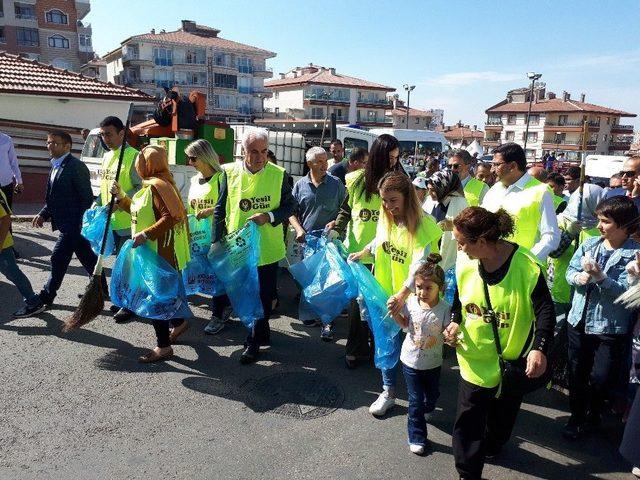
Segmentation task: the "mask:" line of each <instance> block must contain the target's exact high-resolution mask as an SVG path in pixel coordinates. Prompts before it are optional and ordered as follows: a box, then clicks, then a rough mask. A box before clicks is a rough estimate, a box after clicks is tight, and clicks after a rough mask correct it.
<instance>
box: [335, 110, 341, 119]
mask: <svg viewBox="0 0 640 480" xmlns="http://www.w3.org/2000/svg"><path fill="white" fill-rule="evenodd" d="M333 113H335V114H336V119H338V120H341V119H342V109H341V108H334V109H333Z"/></svg>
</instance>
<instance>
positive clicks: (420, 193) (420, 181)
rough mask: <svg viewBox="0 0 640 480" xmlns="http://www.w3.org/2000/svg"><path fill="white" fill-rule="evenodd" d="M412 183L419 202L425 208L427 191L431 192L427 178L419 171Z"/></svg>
mask: <svg viewBox="0 0 640 480" xmlns="http://www.w3.org/2000/svg"><path fill="white" fill-rule="evenodd" d="M411 183H413V189H414V190H415V192H416V197H418V202H419V203H420V205H421V206H422V209H423V210H424V203H425V201H426V199H427V193H429V190H428V189H427V178H426V177H425V176H423V175H422V174H420V173H419V174H418V175H416V178H414V179H413V182H411Z"/></svg>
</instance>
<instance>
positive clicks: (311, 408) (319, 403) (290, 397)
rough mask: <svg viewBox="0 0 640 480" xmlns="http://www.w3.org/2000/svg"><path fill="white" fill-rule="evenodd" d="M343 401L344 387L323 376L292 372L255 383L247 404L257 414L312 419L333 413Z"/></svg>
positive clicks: (251, 387) (248, 394)
mask: <svg viewBox="0 0 640 480" xmlns="http://www.w3.org/2000/svg"><path fill="white" fill-rule="evenodd" d="M343 401H344V392H343V391H342V388H340V387H339V386H338V385H336V384H335V383H333V382H331V380H329V379H327V378H325V377H323V376H322V375H318V374H316V373H312V372H309V373H306V372H289V373H279V374H276V375H270V376H268V377H265V378H262V379H260V380H258V381H257V382H256V383H254V384H252V385H251V386H250V387H249V390H248V392H247V400H246V403H247V405H249V407H250V408H251V409H253V410H254V411H256V412H268V413H273V414H276V415H282V416H284V417H289V418H297V419H300V420H310V419H312V418H318V417H324V416H326V415H329V414H331V413H333V412H334V411H336V409H338V408H339V407H340V405H342V402H343Z"/></svg>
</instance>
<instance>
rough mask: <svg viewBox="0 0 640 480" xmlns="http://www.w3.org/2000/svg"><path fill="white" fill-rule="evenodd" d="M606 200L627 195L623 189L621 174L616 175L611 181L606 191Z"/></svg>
mask: <svg viewBox="0 0 640 480" xmlns="http://www.w3.org/2000/svg"><path fill="white" fill-rule="evenodd" d="M604 190H605V198H610V197H615V196H617V195H622V196H624V195H626V193H627V191H626V190H625V189H624V188H622V174H621V173H620V172H617V173H614V174H613V175H611V178H610V179H609V186H608V187H607V188H605V189H604Z"/></svg>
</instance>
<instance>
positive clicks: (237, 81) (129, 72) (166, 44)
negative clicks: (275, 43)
mask: <svg viewBox="0 0 640 480" xmlns="http://www.w3.org/2000/svg"><path fill="white" fill-rule="evenodd" d="M219 33H220V30H217V29H215V28H211V27H207V26H204V25H198V24H196V23H195V22H193V21H191V20H182V27H181V28H180V29H178V30H176V31H172V32H166V31H164V30H162V31H160V32H156V31H155V30H151V32H150V33H145V34H141V35H135V36H133V37H130V38H127V39H126V40H124V41H123V42H122V43H121V45H120V46H119V47H118V48H116V49H115V50H113V51H111V52H109V53H107V54H106V55H105V56H104V57H103V60H105V61H106V62H107V78H108V80H109V81H111V82H114V83H118V84H121V85H126V86H130V87H132V88H136V89H139V90H142V91H143V92H146V93H149V94H150V95H155V96H159V95H162V94H163V92H164V88H172V87H174V86H178V87H179V90H180V92H181V93H183V94H187V93H189V92H190V91H192V90H198V91H200V92H202V93H204V94H206V96H207V109H206V112H207V117H209V118H210V119H218V120H225V121H250V120H251V119H253V118H255V117H259V116H261V115H262V100H263V98H265V97H266V96H267V95H268V90H266V89H265V88H264V79H265V78H270V77H271V76H272V75H273V73H272V71H271V69H270V68H268V67H267V66H266V60H267V59H269V58H273V57H275V56H276V54H275V53H274V52H270V51H268V50H263V49H261V48H256V47H252V46H250V45H245V44H242V43H238V42H234V41H231V40H227V39H224V38H222V37H219V36H218V34H219Z"/></svg>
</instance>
